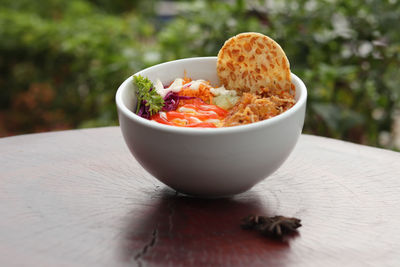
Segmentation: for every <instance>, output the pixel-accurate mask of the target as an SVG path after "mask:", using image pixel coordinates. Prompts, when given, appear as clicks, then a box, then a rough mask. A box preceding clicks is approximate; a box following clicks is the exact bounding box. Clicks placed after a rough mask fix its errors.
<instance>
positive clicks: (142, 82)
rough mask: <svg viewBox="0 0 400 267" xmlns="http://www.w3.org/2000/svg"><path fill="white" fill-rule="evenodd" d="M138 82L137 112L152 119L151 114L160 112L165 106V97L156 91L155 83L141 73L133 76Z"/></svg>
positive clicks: (136, 82) (135, 81)
mask: <svg viewBox="0 0 400 267" xmlns="http://www.w3.org/2000/svg"><path fill="white" fill-rule="evenodd" d="M133 81H134V83H135V84H136V88H137V89H136V96H137V99H138V101H137V106H136V114H138V115H139V116H141V117H143V118H146V119H150V116H152V115H154V114H156V113H158V112H159V111H160V110H161V109H162V108H163V106H164V99H163V98H162V97H161V96H160V95H159V94H158V93H157V92H156V90H155V89H154V85H153V83H152V82H151V81H150V80H149V79H148V78H145V77H142V76H141V75H138V76H133Z"/></svg>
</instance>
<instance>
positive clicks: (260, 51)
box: [217, 32, 294, 96]
mask: <svg viewBox="0 0 400 267" xmlns="http://www.w3.org/2000/svg"><path fill="white" fill-rule="evenodd" d="M217 73H218V77H219V79H220V81H221V82H222V84H223V85H224V86H225V87H226V88H227V89H231V90H236V91H237V92H238V93H240V94H241V93H243V92H252V93H258V94H267V95H276V96H283V95H284V94H286V95H287V94H288V93H289V94H290V95H294V86H293V85H292V82H291V78H290V65H289V60H288V59H287V57H286V55H285V52H283V50H282V48H281V47H280V46H279V44H278V43H276V42H275V41H274V40H272V39H271V38H269V37H267V36H265V35H263V34H260V33H254V32H249V33H241V34H238V35H236V36H234V37H232V38H230V39H229V40H227V41H226V42H225V44H224V46H223V47H222V48H221V50H220V51H219V53H218V62H217Z"/></svg>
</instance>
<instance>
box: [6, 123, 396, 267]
mask: <svg viewBox="0 0 400 267" xmlns="http://www.w3.org/2000/svg"><path fill="white" fill-rule="evenodd" d="M243 178H244V179H245V178H246V177H243ZM248 214H260V215H267V216H274V215H285V216H295V217H298V218H300V219H301V220H302V225H303V226H302V227H300V228H299V233H298V235H295V236H293V237H291V238H290V239H288V240H286V241H285V242H280V241H276V240H272V239H269V238H266V237H263V236H261V235H259V234H258V233H257V232H253V231H247V230H243V229H241V228H240V222H241V219H242V218H243V217H245V216H247V215H248ZM0 266H341V267H342V266H400V153H396V152H392V151H387V150H382V149H377V148H371V147H366V146H361V145H355V144H351V143H346V142H342V141H337V140H332V139H327V138H321V137H315V136H308V135H302V136H301V138H300V140H299V143H298V144H297V146H296V148H295V150H294V152H293V153H292V155H291V156H290V158H289V159H288V160H287V161H286V162H285V163H284V165H283V166H282V167H281V168H280V169H279V170H278V171H277V172H276V173H275V174H273V175H272V176H270V177H269V178H268V179H266V180H264V181H263V182H262V183H260V184H258V185H256V186H255V187H254V188H253V189H251V190H250V191H248V192H246V193H243V194H240V195H237V196H235V197H233V198H228V199H214V200H211V199H208V200H205V199H196V198H191V197H187V196H183V195H181V194H178V193H176V192H174V191H173V190H171V189H169V188H167V187H166V186H164V185H163V184H161V183H160V182H158V181H157V180H156V179H154V178H153V177H152V176H151V175H149V174H148V173H146V172H145V171H144V170H143V169H142V168H141V167H140V166H139V165H138V163H137V162H136V161H135V159H134V158H133V157H132V156H131V154H130V153H129V151H128V149H127V148H126V146H125V144H124V141H123V139H122V136H121V133H120V130H119V128H117V127H110V128H99V129H88V130H74V131H63V132H50V133H43V134H33V135H23V136H16V137H9V138H2V139H0Z"/></svg>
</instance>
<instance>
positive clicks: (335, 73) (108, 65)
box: [0, 0, 400, 150]
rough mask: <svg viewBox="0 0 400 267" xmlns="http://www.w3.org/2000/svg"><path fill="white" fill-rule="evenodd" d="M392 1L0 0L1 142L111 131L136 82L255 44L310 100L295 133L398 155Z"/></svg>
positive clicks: (396, 34)
mask: <svg viewBox="0 0 400 267" xmlns="http://www.w3.org/2000/svg"><path fill="white" fill-rule="evenodd" d="M399 24H400V2H399V1H398V0H281V1H279V0H277V1H259V0H250V1H244V0H236V1H235V0H231V1H212V0H208V1H151V0H142V1H139V0H138V1H128V0H114V1H108V0H37V1H32V0H1V1H0V136H2V137H4V136H10V135H17V134H25V133H33V132H43V131H51V130H61V129H74V128H85V127H97V126H110V125H118V121H117V114H116V107H115V104H114V95H115V92H116V89H117V88H118V86H119V84H120V83H121V82H122V81H123V80H124V79H126V78H127V77H128V76H130V75H132V74H133V73H135V72H136V71H138V70H140V69H142V68H144V67H148V66H151V65H154V64H157V63H160V62H163V61H169V60H174V59H179V58H185V57H195V56H215V55H217V53H218V50H219V49H220V48H221V46H222V45H223V43H224V41H225V40H226V39H228V38H229V37H231V36H233V35H235V34H237V33H240V32H245V31H255V32H261V33H264V34H266V35H268V36H270V37H272V38H273V39H275V40H276V41H277V42H278V43H279V44H280V45H281V46H282V47H283V49H284V50H285V52H286V54H287V56H288V58H289V60H290V62H291V69H292V72H294V73H295V74H297V75H298V76H300V77H301V78H302V79H303V80H304V82H305V83H306V85H307V87H308V90H309V101H308V106H307V119H306V123H305V127H304V132H305V133H310V134H316V135H322V136H328V137H333V138H338V139H343V140H348V141H352V142H356V143H361V144H367V145H372V146H378V147H384V148H389V149H394V150H399V149H400V31H399V27H400V26H399Z"/></svg>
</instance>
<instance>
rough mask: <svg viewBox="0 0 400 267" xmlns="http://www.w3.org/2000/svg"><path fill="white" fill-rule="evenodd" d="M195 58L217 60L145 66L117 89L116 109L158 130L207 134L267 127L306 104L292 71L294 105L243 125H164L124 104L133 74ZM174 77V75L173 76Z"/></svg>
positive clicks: (303, 92) (300, 81) (304, 90)
mask: <svg viewBox="0 0 400 267" xmlns="http://www.w3.org/2000/svg"><path fill="white" fill-rule="evenodd" d="M196 60H215V61H216V60H217V57H215V56H214V57H191V58H184V59H177V60H173V61H168V62H163V63H160V64H157V65H153V66H151V67H148V68H145V69H143V70H141V71H138V72H136V73H135V74H133V75H131V76H129V77H128V78H127V79H126V80H125V81H124V82H123V83H122V84H121V85H120V86H119V87H118V89H117V92H116V95H115V102H116V105H117V109H118V111H119V112H122V113H123V114H124V115H125V116H126V117H128V118H129V119H130V120H133V121H134V122H136V123H138V124H141V125H143V126H146V127H150V128H153V129H156V130H159V131H164V132H170V133H181V134H193V135H209V134H226V133H234V132H243V131H249V130H255V129H259V128H264V127H268V126H270V125H274V124H276V123H278V122H280V121H282V120H285V119H286V118H288V117H290V116H292V115H293V114H295V113H296V112H298V111H299V110H300V109H301V107H302V106H304V105H305V104H306V101H307V88H306V86H305V84H304V82H303V81H302V80H301V79H300V78H299V77H297V75H295V74H294V73H292V72H291V78H292V79H294V80H296V82H297V84H298V87H299V88H297V86H296V90H300V97H299V99H298V100H297V101H296V103H295V105H294V106H293V107H291V108H290V109H288V110H286V111H285V112H283V113H281V114H279V115H277V116H275V117H272V118H270V119H267V120H263V121H258V122H253V123H249V124H245V125H238V126H231V127H221V128H190V127H177V126H171V125H165V124H162V123H157V122H154V121H150V120H147V119H145V118H142V117H140V116H138V115H136V114H135V113H134V112H133V111H131V110H130V109H129V108H128V107H127V106H125V105H124V102H123V101H122V95H123V92H124V91H125V90H127V88H128V84H129V83H130V82H132V81H133V76H135V75H139V74H142V73H143V72H145V71H147V70H149V69H151V68H154V67H159V66H163V65H168V64H171V63H179V62H185V61H196ZM175 78H176V77H175Z"/></svg>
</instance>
